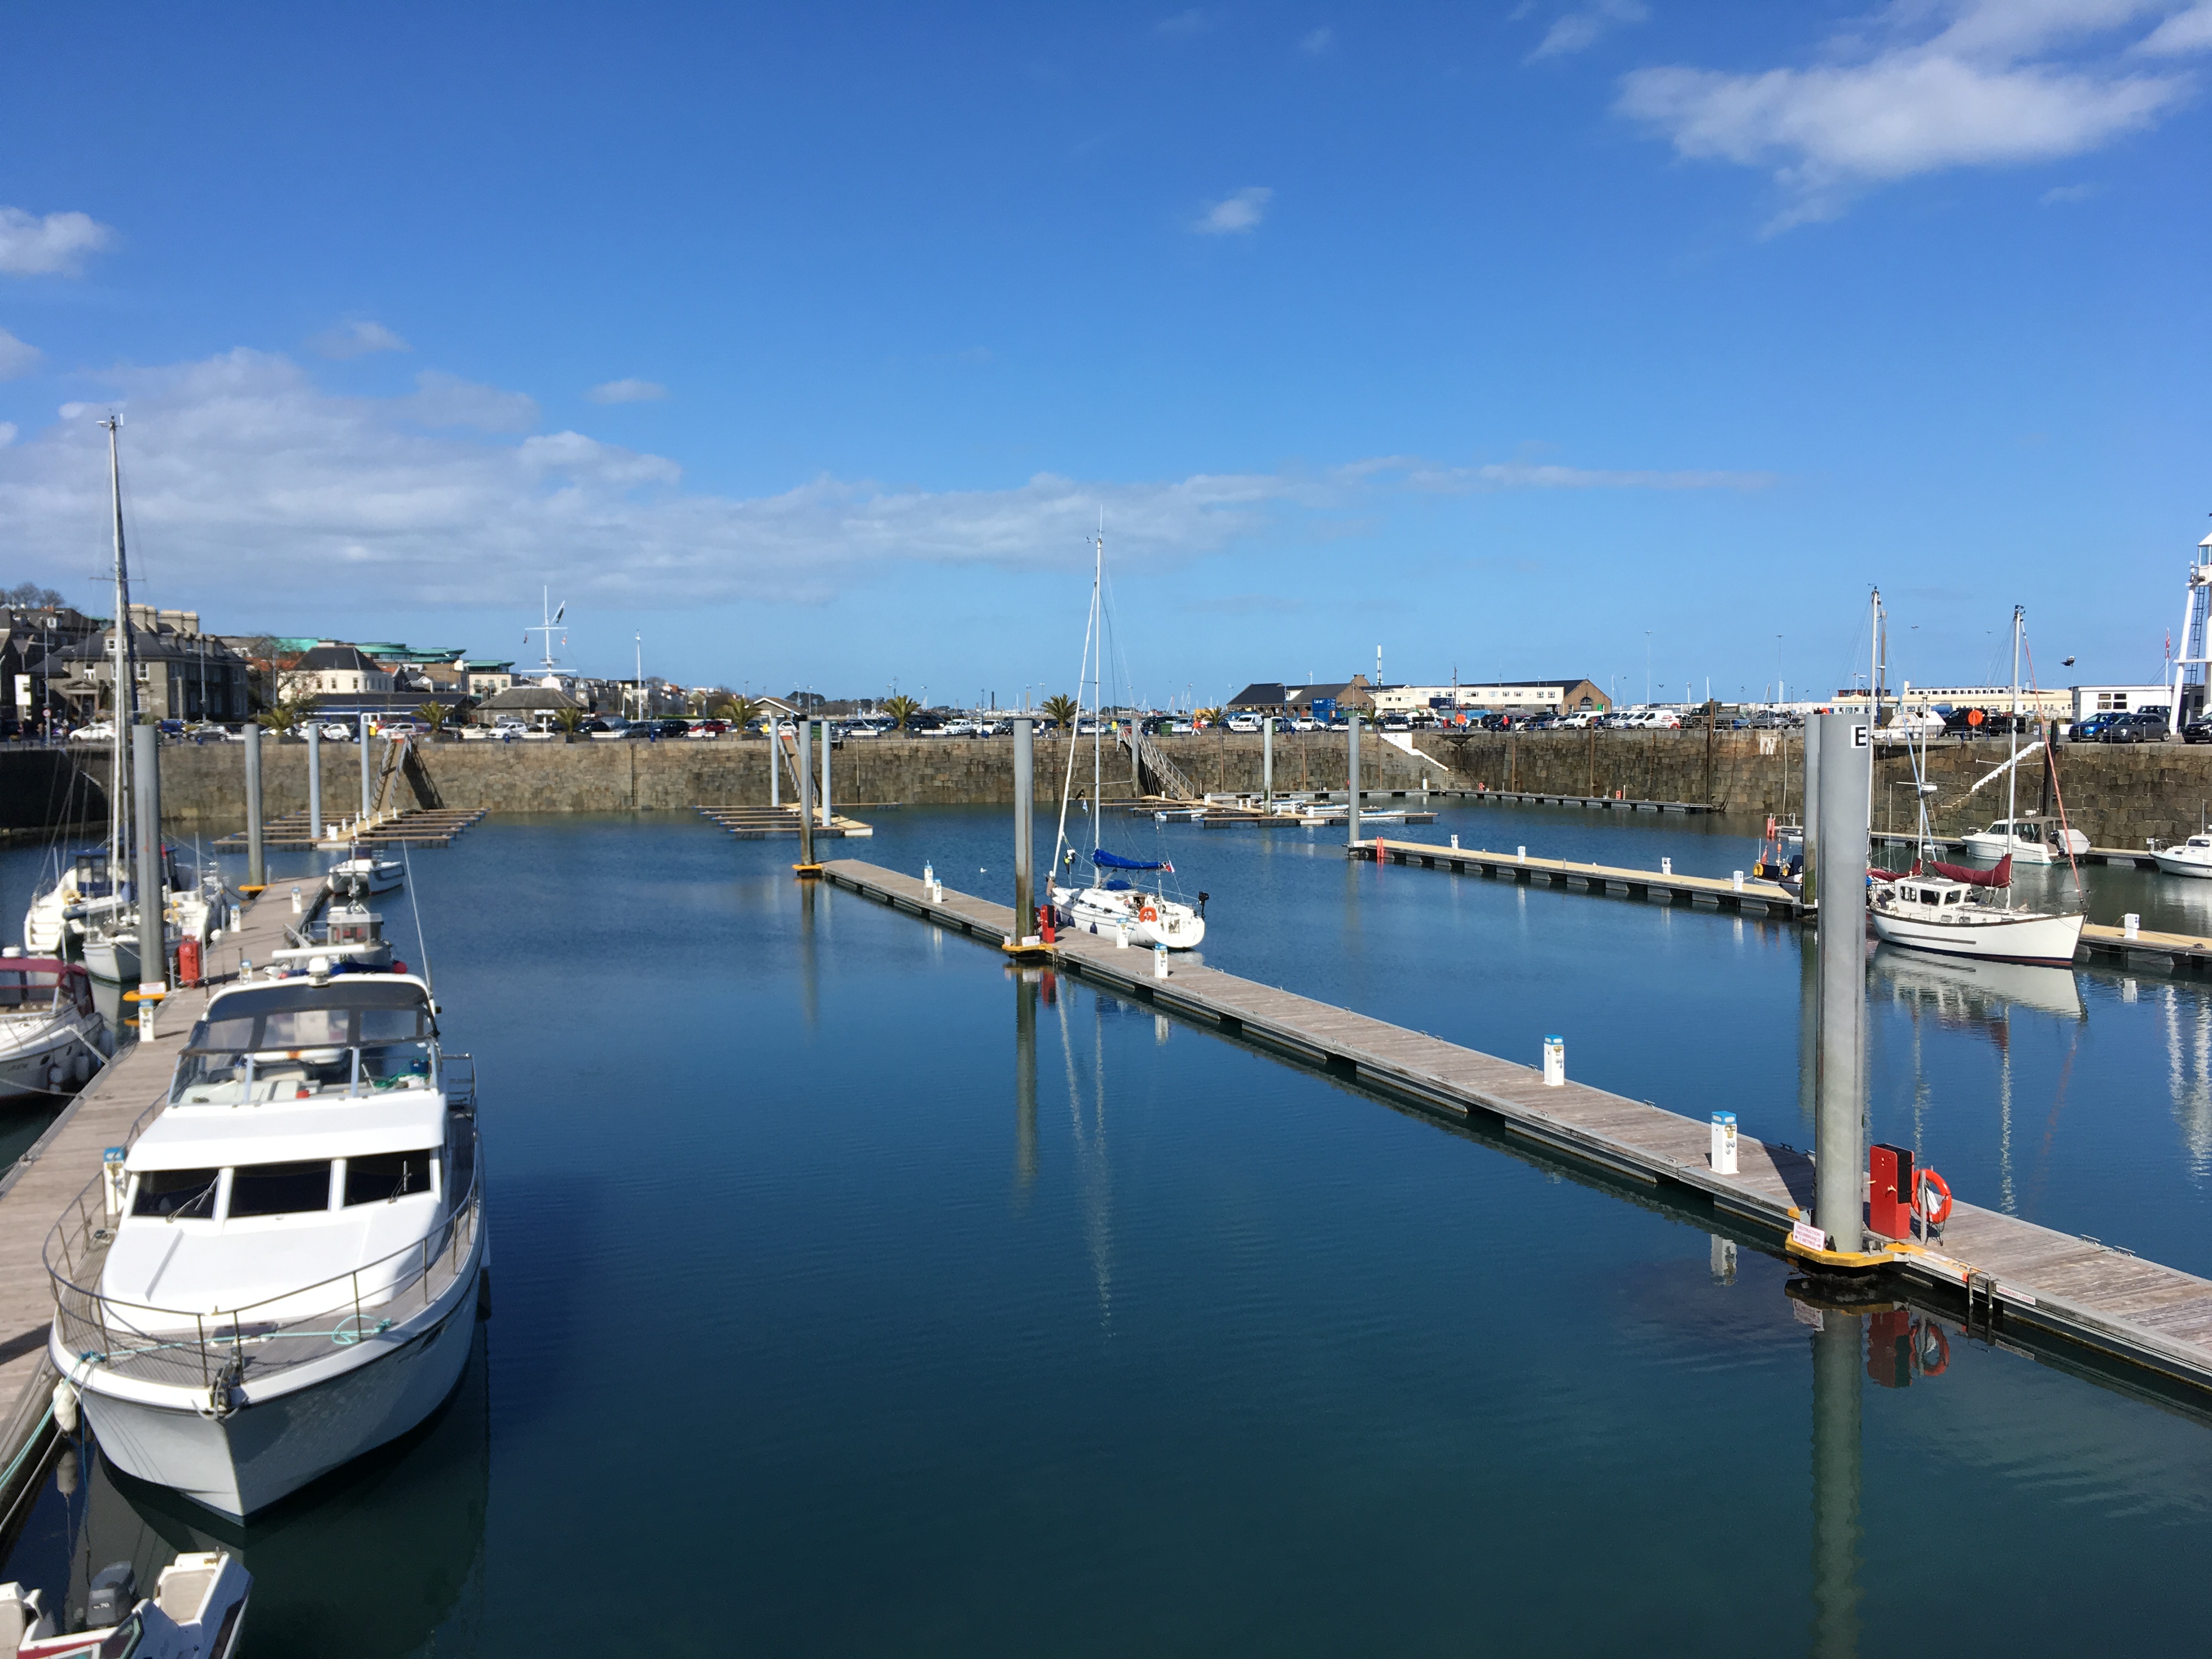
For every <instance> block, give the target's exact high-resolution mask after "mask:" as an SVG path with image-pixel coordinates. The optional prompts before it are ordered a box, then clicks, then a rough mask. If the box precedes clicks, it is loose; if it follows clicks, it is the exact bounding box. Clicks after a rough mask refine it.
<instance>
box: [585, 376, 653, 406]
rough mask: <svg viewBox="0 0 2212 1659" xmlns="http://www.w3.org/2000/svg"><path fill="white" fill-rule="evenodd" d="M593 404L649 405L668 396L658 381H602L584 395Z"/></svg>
mask: <svg viewBox="0 0 2212 1659" xmlns="http://www.w3.org/2000/svg"><path fill="white" fill-rule="evenodd" d="M584 395H585V396H586V398H590V399H591V400H592V402H593V403H595V404H649V403H655V402H658V401H659V399H660V398H665V397H666V396H667V395H668V388H667V387H666V386H663V385H661V384H660V382H659V381H658V380H604V381H601V382H600V383H599V385H598V386H593V387H592V389H591V390H590V391H589V392H586V393H585V394H584Z"/></svg>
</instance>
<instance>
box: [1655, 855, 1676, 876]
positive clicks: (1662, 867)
mask: <svg viewBox="0 0 2212 1659" xmlns="http://www.w3.org/2000/svg"><path fill="white" fill-rule="evenodd" d="M1659 873H1660V874H1661V875H1662V876H1671V875H1673V874H1674V860H1672V859H1661V860H1659Z"/></svg>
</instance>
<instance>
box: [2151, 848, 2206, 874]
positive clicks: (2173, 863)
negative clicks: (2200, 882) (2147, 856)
mask: <svg viewBox="0 0 2212 1659" xmlns="http://www.w3.org/2000/svg"><path fill="white" fill-rule="evenodd" d="M2151 857H2153V858H2154V859H2155V860H2158V867H2159V868H2160V869H2161V870H2163V871H2165V872H2166V874H2167V875H2169V876H2201V877H2207V878H2212V859H2206V858H2203V857H2202V856H2197V857H2187V858H2185V857H2184V856H2183V855H2182V854H2180V853H2179V852H2178V851H2177V852H2172V853H2153V854H2151Z"/></svg>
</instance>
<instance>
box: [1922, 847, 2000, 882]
mask: <svg viewBox="0 0 2212 1659" xmlns="http://www.w3.org/2000/svg"><path fill="white" fill-rule="evenodd" d="M1928 867H1929V869H1930V870H1933V871H1934V872H1936V874H1937V875H1939V876H1948V877H1949V878H1951V879H1952V880H1953V881H1962V882H1964V883H1966V885H1967V886H1969V887H2009V886H2011V885H2012V854H2009V853H2007V854H2005V855H2004V856H2003V857H2002V858H2001V859H1999V860H1997V867H1996V869H1994V870H1977V869H1974V868H1973V867H1972V866H1970V865H1965V864H1943V863H1940V862H1938V861H1936V860H1933V859H1931V860H1929V864H1928Z"/></svg>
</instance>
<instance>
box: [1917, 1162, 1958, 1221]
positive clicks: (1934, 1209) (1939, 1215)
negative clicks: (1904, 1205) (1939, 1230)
mask: <svg viewBox="0 0 2212 1659" xmlns="http://www.w3.org/2000/svg"><path fill="white" fill-rule="evenodd" d="M1913 1184H1914V1186H1915V1187H1916V1188H1917V1191H1916V1192H1915V1193H1914V1194H1913V1196H1914V1198H1915V1199H1916V1200H1917V1202H1916V1204H1915V1205H1914V1206H1913V1207H1914V1208H1916V1209H1917V1210H1918V1211H1919V1212H1920V1217H1921V1219H1922V1220H1923V1221H1925V1222H1926V1223H1927V1224H1928V1225H1929V1226H1931V1227H1940V1226H1942V1225H1943V1224H1944V1223H1945V1222H1947V1221H1948V1220H1949V1219H1950V1218H1951V1183H1950V1182H1948V1181H1946V1180H1944V1179H1943V1177H1942V1176H1939V1175H1937V1174H1936V1171H1935V1170H1928V1169H1923V1170H1920V1171H1919V1172H1918V1173H1917V1176H1915V1177H1914V1182H1913ZM1929 1188H1934V1189H1935V1191H1936V1192H1937V1193H1940V1194H1942V1198H1943V1201H1942V1204H1941V1205H1940V1206H1939V1205H1938V1204H1937V1203H1936V1200H1935V1199H1934V1197H1933V1196H1931V1195H1930V1193H1929Z"/></svg>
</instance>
